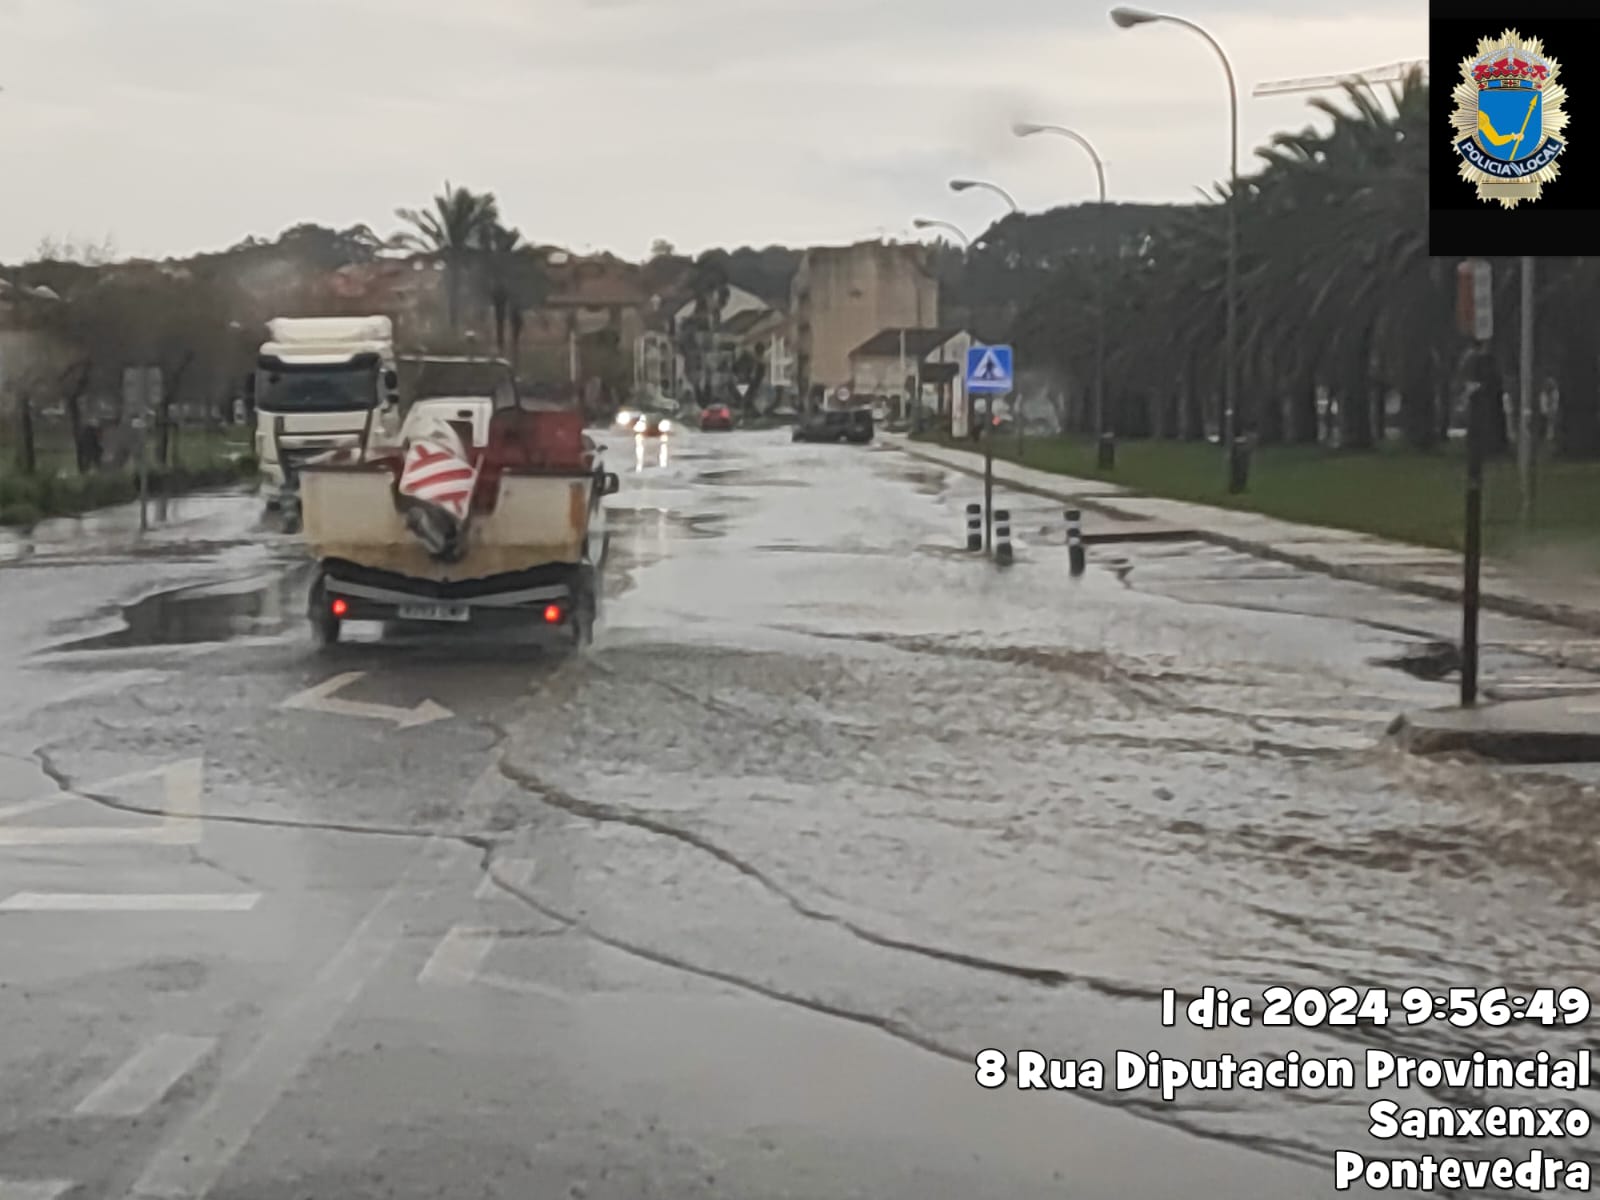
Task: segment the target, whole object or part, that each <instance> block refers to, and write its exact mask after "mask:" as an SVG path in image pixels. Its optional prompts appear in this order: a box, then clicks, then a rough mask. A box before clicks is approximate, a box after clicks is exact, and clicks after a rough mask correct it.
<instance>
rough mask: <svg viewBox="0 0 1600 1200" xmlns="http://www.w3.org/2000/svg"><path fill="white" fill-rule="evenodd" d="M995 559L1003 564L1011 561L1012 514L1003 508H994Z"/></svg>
mask: <svg viewBox="0 0 1600 1200" xmlns="http://www.w3.org/2000/svg"><path fill="white" fill-rule="evenodd" d="M994 561H995V562H997V563H999V564H1000V565H1001V566H1006V565H1007V564H1008V563H1010V562H1011V514H1010V513H1009V512H1008V511H1006V510H1005V509H1003V508H997V509H995V510H994Z"/></svg>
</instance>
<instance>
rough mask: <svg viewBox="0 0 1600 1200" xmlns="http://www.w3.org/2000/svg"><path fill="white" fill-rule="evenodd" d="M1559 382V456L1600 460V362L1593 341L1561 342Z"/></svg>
mask: <svg viewBox="0 0 1600 1200" xmlns="http://www.w3.org/2000/svg"><path fill="white" fill-rule="evenodd" d="M1556 383H1557V386H1558V387H1559V388H1560V393H1561V398H1560V403H1559V404H1558V405H1557V406H1556V429H1555V435H1556V436H1555V442H1556V447H1555V448H1556V453H1557V454H1558V455H1560V456H1561V457H1562V458H1569V459H1591V458H1600V362H1597V360H1596V355H1595V346H1594V342H1593V341H1592V340H1590V339H1588V338H1585V337H1566V338H1563V339H1562V340H1561V342H1560V349H1559V351H1558V352H1557V360H1556Z"/></svg>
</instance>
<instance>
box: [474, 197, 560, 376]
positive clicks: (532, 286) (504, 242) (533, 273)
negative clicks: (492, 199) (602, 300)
mask: <svg viewBox="0 0 1600 1200" xmlns="http://www.w3.org/2000/svg"><path fill="white" fill-rule="evenodd" d="M482 255H483V264H484V273H483V274H484V281H485V285H486V290H487V293H488V299H489V307H490V308H491V309H492V310H493V312H494V344H495V348H496V349H497V350H498V351H499V352H500V353H501V354H502V355H504V354H505V353H506V350H507V341H508V337H507V335H508V334H509V343H510V352H511V353H510V357H511V365H512V366H513V367H515V366H516V365H517V358H518V349H519V346H520V343H521V340H522V320H523V317H522V314H523V312H524V311H525V310H526V309H529V308H533V307H536V306H537V305H539V304H542V303H543V302H544V298H545V296H546V295H547V294H548V292H549V280H548V277H547V276H546V274H545V270H544V261H543V259H542V258H541V257H540V256H539V252H538V251H537V250H535V249H534V248H533V247H532V246H530V245H528V244H527V243H526V242H524V241H523V240H522V234H521V232H520V231H518V230H516V229H507V228H506V227H505V226H503V225H499V224H496V225H494V226H492V227H491V228H490V229H489V230H488V231H487V232H486V234H485V235H484V238H483V249H482Z"/></svg>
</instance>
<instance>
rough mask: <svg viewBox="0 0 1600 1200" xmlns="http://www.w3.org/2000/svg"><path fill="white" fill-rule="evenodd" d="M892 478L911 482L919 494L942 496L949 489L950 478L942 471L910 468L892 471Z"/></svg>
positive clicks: (902, 481)
mask: <svg viewBox="0 0 1600 1200" xmlns="http://www.w3.org/2000/svg"><path fill="white" fill-rule="evenodd" d="M893 478H895V479H897V480H899V481H900V482H901V483H909V484H911V486H912V487H914V488H916V490H917V494H918V495H920V496H942V495H944V494H945V492H947V491H949V489H950V478H949V476H948V475H946V474H945V472H943V471H936V470H931V469H930V470H922V469H918V468H911V469H909V470H902V471H896V472H894V474H893Z"/></svg>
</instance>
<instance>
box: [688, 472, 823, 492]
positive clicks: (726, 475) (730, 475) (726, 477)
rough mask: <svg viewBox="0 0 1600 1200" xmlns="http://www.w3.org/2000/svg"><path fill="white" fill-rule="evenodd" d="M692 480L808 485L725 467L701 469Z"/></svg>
mask: <svg viewBox="0 0 1600 1200" xmlns="http://www.w3.org/2000/svg"><path fill="white" fill-rule="evenodd" d="M693 482H695V483H710V484H716V485H719V486H724V487H786V488H803V487H810V486H811V485H810V484H809V483H806V482H805V481H804V480H801V479H780V478H777V477H776V476H772V475H758V474H756V473H755V472H753V471H745V470H740V469H738V468H733V467H730V468H727V469H724V470H720V471H701V472H700V473H699V474H697V475H695V477H694V480H693Z"/></svg>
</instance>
